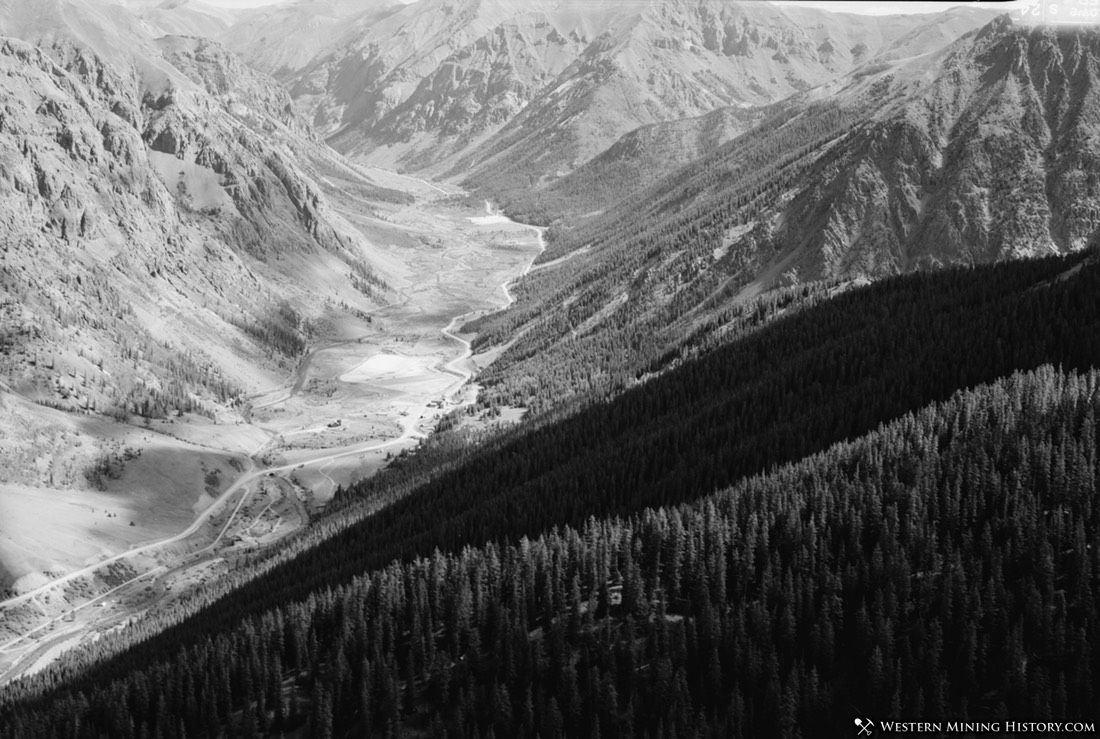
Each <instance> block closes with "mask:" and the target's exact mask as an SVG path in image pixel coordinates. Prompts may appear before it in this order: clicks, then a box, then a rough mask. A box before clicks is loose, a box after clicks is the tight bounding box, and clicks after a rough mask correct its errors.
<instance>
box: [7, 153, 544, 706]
mask: <svg viewBox="0 0 1100 739" xmlns="http://www.w3.org/2000/svg"><path fill="white" fill-rule="evenodd" d="M402 176H403V177H408V176H407V175H402ZM408 179H412V180H416V181H418V182H420V183H422V184H424V185H426V186H428V187H431V188H432V189H433V190H436V191H438V192H440V193H443V194H446V195H450V194H451V193H449V192H447V191H446V190H444V189H442V188H440V187H438V186H436V185H433V184H432V183H429V182H427V181H424V180H419V179H418V178H414V177H408ZM485 209H486V212H487V213H488V214H490V215H500V214H499V213H495V212H494V211H493V209H492V205H491V204H490V203H489V202H488V201H486V203H485ZM511 223H515V222H514V221H511ZM517 225H525V226H526V227H527V228H530V229H531V230H533V231H534V232H535V233H536V235H537V238H538V247H539V250H538V252H537V253H536V255H535V256H534V257H532V259H531V261H530V262H528V263H527V264H526V265H525V266H524V268H523V270H522V271H521V272H520V273H519V274H518V275H515V276H514V277H511V278H509V279H508V280H505V281H504V282H502V283H501V285H500V289H501V291H502V293H503V295H504V303H503V305H501V306H500V307H499V308H495V309H491V310H485V309H480V310H475V311H469V312H466V313H463V314H461V315H458V316H455V317H453V318H452V319H451V321H450V322H449V323H448V324H447V326H445V327H444V328H443V329H441V332H442V334H443V336H444V337H446V338H447V339H449V340H451V341H454V342H456V343H457V344H458V345H459V346H460V347H461V352H460V354H459V355H458V356H457V357H454V358H453V359H451V360H449V361H448V362H447V363H446V364H444V365H443V366H442V369H443V370H444V371H446V372H447V373H448V374H451V375H454V377H455V382H454V383H453V384H451V385H450V386H448V388H447V389H446V391H445V392H444V397H452V396H453V394H454V393H456V391H458V390H459V389H460V388H462V386H463V385H465V384H466V383H467V382H469V381H470V380H471V379H472V378H473V377H474V370H473V368H471V367H470V364H469V360H470V357H471V356H472V354H473V348H472V345H471V342H470V341H469V340H467V339H464V338H462V337H461V336H459V335H458V334H457V333H455V332H456V331H457V330H458V328H459V327H460V326H462V325H463V324H464V323H466V322H468V321H470V320H472V319H473V318H475V317H478V316H481V315H485V314H487V313H489V312H493V311H495V310H503V309H505V308H508V307H509V306H511V305H512V304H513V303H515V296H514V295H513V294H512V292H511V289H510V288H511V285H512V284H514V283H515V282H516V281H518V280H520V279H522V278H523V277H524V276H525V275H527V274H528V273H529V272H530V271H531V270H532V268H533V267H534V263H535V260H536V259H537V258H538V255H539V254H541V253H542V252H543V251H544V250H545V248H546V244H545V240H544V232H545V229H544V228H541V227H538V226H528V225H526V224H517ZM354 341H357V340H348V341H346V342H335V343H332V344H331V345H326V346H323V347H319V348H317V349H315V350H313V351H312V352H311V353H310V354H309V355H307V356H306V357H305V358H304V359H303V360H302V362H301V363H300V364H299V366H298V368H297V369H296V373H295V374H296V377H295V382H294V384H293V385H292V386H291V387H290V388H289V389H288V390H287V391H286V393H285V394H280V395H279V396H278V397H277V398H275V399H273V400H269V401H266V402H264V403H262V404H260V405H257V406H255V408H262V407H267V406H270V405H275V404H277V403H280V402H284V401H286V400H287V399H289V398H290V397H293V396H294V395H295V394H296V393H297V392H298V391H299V390H300V389H301V387H302V385H303V382H304V379H305V376H306V371H307V370H308V368H309V364H310V362H311V360H312V358H313V356H314V355H315V354H317V353H319V352H321V351H325V350H327V349H331V348H333V347H335V346H340V345H342V344H347V343H352V342H354ZM419 421H420V418H419V416H415V415H410V416H402V417H401V418H400V423H401V426H402V430H401V434H400V435H399V436H397V437H394V438H392V439H388V440H385V441H381V442H364V443H361V444H356V445H352V446H349V447H346V448H342V449H340V450H339V451H336V452H327V453H323V454H319V455H318V456H315V457H312V458H309V459H306V460H297V461H295V462H293V463H288V464H283V465H278V466H275V467H260V466H258V465H257V463H256V461H255V458H256V457H257V456H258V455H259V454H260V453H261V452H262V451H263V449H264V447H266V446H267V444H269V443H270V442H265V443H264V444H261V445H260V446H259V447H257V448H256V449H255V450H254V451H253V452H252V454H251V455H250V458H249V467H248V469H247V470H246V471H245V472H244V473H243V474H241V476H240V477H238V478H237V479H236V480H234V481H233V483H232V484H231V485H230V486H229V487H227V488H226V489H225V490H224V491H223V492H222V493H221V494H220V495H219V496H218V497H217V498H216V499H215V500H214V502H213V503H211V504H210V505H209V506H208V507H207V508H206V509H204V510H203V511H202V512H201V513H199V514H198V515H197V516H196V517H195V520H194V521H192V522H191V524H190V525H189V526H188V527H187V528H185V529H184V530H182V531H180V532H179V533H177V534H175V535H173V536H170V537H168V538H165V539H160V540H157V541H153V542H148V543H145V544H141V545H139V546H136V547H134V548H132V549H128V550H126V551H124V552H120V553H118V554H115V555H113V556H110V557H108V558H106V559H103V560H101V561H99V562H96V563H95V564H92V565H88V566H86V567H82V568H81V569H78V570H75V571H73V572H70V573H68V574H66V575H64V576H62V577H59V578H56V579H54V580H51V581H50V582H48V583H46V584H44V585H41V586H39V587H37V588H35V589H33V590H31V591H28V592H26V593H22V594H20V595H17V596H13V597H11V598H8V599H6V600H3V601H0V611H2V610H4V609H7V608H12V607H16V606H20V605H23V604H25V603H32V604H39V605H40V602H39V600H38V598H39V597H40V596H42V595H44V594H46V593H47V592H50V591H54V590H56V589H60V588H63V587H64V586H65V585H67V584H69V583H72V582H74V581H76V580H79V579H80V578H84V577H89V576H93V575H94V574H95V573H96V572H97V571H100V570H102V569H104V568H106V567H109V566H110V565H112V564H114V563H118V562H122V561H124V560H127V559H130V558H133V557H138V556H141V555H146V554H152V553H154V552H156V551H157V550H159V549H163V548H165V547H168V546H171V545H173V544H177V543H180V542H183V541H185V540H186V539H188V538H189V537H191V536H193V535H195V534H196V533H198V532H199V531H200V529H202V528H203V526H205V525H206V524H207V523H209V522H210V520H211V519H212V518H214V517H215V516H216V515H220V514H221V513H222V512H223V511H224V510H225V509H226V507H227V506H229V505H231V504H232V502H233V499H234V496H238V495H239V500H237V502H236V505H235V506H234V507H233V510H232V511H231V512H230V513H229V515H228V517H227V518H226V521H225V523H224V524H223V525H221V527H220V530H219V531H218V534H217V536H216V537H215V538H214V539H213V541H211V543H209V544H207V545H206V546H204V547H202V548H200V549H197V550H195V551H193V552H190V553H189V554H188V555H187V556H186V557H184V558H183V559H182V561H180V562H179V563H177V564H176V565H175V566H172V567H170V566H166V565H159V566H157V567H154V568H153V569H150V570H147V571H145V572H142V573H141V574H139V575H136V576H135V577H132V578H130V579H128V580H126V581H125V582H122V583H120V584H118V585H116V586H114V587H111V588H110V589H108V590H107V591H105V592H103V593H101V594H99V595H97V596H95V597H94V598H91V599H89V600H87V601H84V602H83V603H81V604H79V605H76V606H72V607H70V608H67V609H66V610H64V611H61V612H59V613H56V614H55V615H53V616H52V617H49V616H47V619H48V620H46V621H44V622H43V623H41V624H39V625H37V626H35V627H34V628H33V629H30V630H28V631H26V632H24V633H22V634H20V635H18V636H16V637H14V638H12V639H10V640H8V641H7V642H5V643H3V644H0V652H3V653H8V654H11V653H12V652H13V651H15V652H16V653H19V656H18V658H17V659H15V661H14V662H12V663H11V664H10V665H8V667H7V669H6V670H5V671H4V672H3V673H0V684H2V683H3V682H6V681H8V680H10V679H13V678H14V677H17V676H18V675H19V674H23V673H24V672H25V669H26V668H24V667H23V665H24V664H28V663H30V664H32V669H33V667H34V665H37V664H38V663H40V662H42V661H44V660H45V659H46V655H49V654H52V653H53V652H54V651H55V650H58V647H59V646H60V645H62V644H66V643H68V642H70V641H73V640H74V639H79V638H80V637H79V634H80V633H81V632H83V631H84V630H85V629H87V624H80V623H74V624H73V626H72V627H68V628H62V629H60V630H58V631H56V632H55V633H53V634H51V635H50V636H49V637H48V638H46V639H42V637H37V638H36V635H38V634H40V632H42V631H43V630H45V629H48V628H50V627H51V626H55V625H56V624H58V623H61V622H67V621H73V620H74V619H73V617H74V616H75V614H77V613H78V612H80V611H81V610H83V609H86V608H89V607H91V606H93V605H95V604H97V603H102V602H103V601H104V600H106V599H107V598H109V597H111V596H112V595H115V594H117V593H119V592H120V591H122V590H124V589H126V588H129V587H131V586H134V585H136V584H137V583H139V582H141V581H143V580H146V579H147V578H150V577H159V576H160V575H163V574H166V573H171V572H172V571H175V570H179V569H182V568H184V567H190V566H193V565H194V564H195V560H196V557H198V556H200V555H203V554H205V553H207V552H210V551H213V550H214V549H215V548H216V547H217V546H218V545H219V544H220V543H221V542H222V539H223V538H224V537H225V535H226V533H227V532H228V531H229V530H230V527H231V525H232V524H233V522H234V520H235V519H236V518H237V516H238V515H239V514H240V511H241V509H242V507H243V506H244V504H245V501H247V500H248V499H249V495H248V493H247V488H248V487H249V486H250V485H251V484H252V483H254V482H255V481H257V480H258V479H260V478H261V477H263V476H266V475H276V474H280V473H286V472H290V471H291V470H294V469H297V468H300V467H305V466H309V467H313V466H316V465H320V468H319V471H320V473H321V474H322V475H323V476H326V477H327V475H325V473H324V469H325V468H327V467H328V466H329V465H331V464H332V462H334V461H335V460H338V459H341V458H344V457H351V456H357V455H362V454H366V453H368V452H374V451H379V450H382V449H386V448H389V447H393V446H400V445H404V444H407V443H408V442H410V441H412V440H413V439H417V438H424V434H423V433H421V432H420V431H418V430H417V424H418V422H419ZM329 479H330V480H331V478H329ZM44 615H45V614H44ZM39 639H42V640H41V641H39ZM28 640H30V641H31V642H33V645H32V646H31V647H30V648H27V646H26V645H22V646H20V645H21V643H23V642H26V641H28ZM24 650H25V651H24ZM20 652H21V653H20ZM34 658H37V662H34V663H31V660H32V659H34ZM47 661H48V660H47Z"/></svg>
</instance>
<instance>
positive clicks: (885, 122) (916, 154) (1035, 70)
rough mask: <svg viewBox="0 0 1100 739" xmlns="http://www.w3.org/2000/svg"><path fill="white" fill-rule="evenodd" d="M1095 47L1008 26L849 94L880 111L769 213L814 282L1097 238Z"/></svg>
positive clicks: (1069, 34) (1099, 170)
mask: <svg viewBox="0 0 1100 739" xmlns="http://www.w3.org/2000/svg"><path fill="white" fill-rule="evenodd" d="M1098 58H1100V34H1098V33H1097V32H1096V31H1094V30H1073V31H1070V30H1053V29H1049V28H1023V27H1016V26H1013V25H1012V23H1011V22H1010V21H1009V19H1008V18H1007V17H1006V18H1003V19H999V20H997V21H996V22H994V23H992V24H990V25H988V26H986V27H985V28H983V29H981V30H980V31H979V32H976V33H974V34H972V35H970V36H968V37H967V38H964V39H962V40H961V41H960V42H959V43H957V44H955V45H954V46H952V47H950V49H949V50H947V51H945V52H944V53H943V54H941V55H937V57H936V58H935V59H933V60H929V61H925V62H924V63H922V64H908V65H901V66H898V67H890V68H887V69H884V70H882V71H881V72H879V73H877V74H875V75H870V76H868V77H867V78H864V79H861V80H859V81H857V82H856V83H855V84H853V85H852V87H851V88H850V89H849V90H846V91H843V92H842V93H841V96H842V99H844V98H847V99H849V100H852V101H854V102H858V103H859V104H862V105H865V106H867V108H868V109H870V108H871V107H874V108H876V109H877V112H876V113H875V114H874V115H873V117H872V118H871V119H870V120H868V121H867V122H866V123H864V124H862V125H860V126H859V127H857V128H856V129H855V130H853V131H852V132H851V133H849V134H848V135H846V136H845V137H844V138H843V139H842V140H841V141H839V142H837V143H836V145H834V146H832V147H831V149H830V150H829V151H828V153H825V154H822V155H821V160H820V164H819V167H818V171H817V174H816V176H815V177H814V179H813V181H812V182H811V183H809V184H808V185H807V186H804V187H802V188H800V189H799V190H798V191H797V193H796V194H795V195H794V196H793V197H792V198H791V200H790V202H789V204H787V205H786V206H785V207H782V208H780V209H776V210H774V211H773V212H774V213H776V214H778V215H780V219H781V221H782V223H783V225H782V226H781V227H779V228H777V229H775V231H774V233H773V234H772V237H773V238H774V240H775V241H776V242H779V243H783V244H785V245H787V246H794V245H796V246H797V247H798V248H799V249H800V250H801V251H802V252H803V253H802V255H801V257H800V259H801V262H802V263H803V264H804V265H805V267H806V268H807V269H808V274H820V275H824V276H843V275H849V274H854V273H866V274H868V275H877V274H882V273H886V272H892V271H898V270H906V269H912V268H916V267H922V266H928V265H934V264H944V263H955V262H984V261H990V260H995V259H1004V258H1012V257H1020V256H1031V255H1037V254H1043V253H1050V252H1056V251H1069V250H1074V249H1079V248H1081V247H1083V246H1084V245H1086V244H1087V243H1088V242H1089V241H1090V240H1091V239H1092V238H1093V237H1094V235H1095V234H1096V231H1097V228H1098V226H1100V221H1098V219H1097V214H1098V211H1097V207H1096V203H1097V195H1098V190H1097V187H1098V184H1097V183H1098V178H1100V166H1098V164H1100V162H1098V160H1097V146H1098V145H1097V143H1096V132H1097V130H1098V128H1097V126H1098V124H1100V96H1098V93H1097V87H1096V82H1097V73H1098V71H1100V67H1098Z"/></svg>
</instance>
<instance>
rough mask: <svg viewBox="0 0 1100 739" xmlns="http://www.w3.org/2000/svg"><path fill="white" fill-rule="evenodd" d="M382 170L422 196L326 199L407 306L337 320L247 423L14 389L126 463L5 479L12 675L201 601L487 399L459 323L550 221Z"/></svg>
mask: <svg viewBox="0 0 1100 739" xmlns="http://www.w3.org/2000/svg"><path fill="white" fill-rule="evenodd" d="M367 174H368V175H369V176H370V178H371V179H372V180H374V181H376V182H378V183H379V184H380V185H383V186H384V187H387V188H391V189H394V190H401V191H404V192H407V193H411V194H412V195H413V196H414V197H415V202H414V203H411V204H408V205H389V204H387V205H384V206H379V205H378V204H376V203H369V204H368V203H363V202H360V201H359V200H358V199H357V198H356V197H355V196H354V195H353V194H352V192H353V191H354V187H353V185H354V182H350V181H343V180H342V178H341V176H340V174H339V173H327V175H326V176H325V178H324V179H325V183H326V185H327V187H328V188H330V189H329V192H328V193H327V194H328V196H329V198H330V199H331V201H332V202H333V203H334V204H335V206H336V207H337V208H338V209H339V211H340V214H341V215H342V216H343V217H344V218H345V219H347V220H348V221H349V222H351V223H352V224H353V225H355V227H356V228H358V229H359V230H360V231H361V232H363V234H364V235H365V236H367V238H368V239H369V240H370V241H371V243H373V244H376V245H377V246H378V249H377V251H376V253H374V254H371V255H370V258H371V259H375V260H382V261H383V262H384V265H383V266H384V270H385V273H386V274H387V275H389V280H390V285H391V287H392V288H394V292H395V293H396V294H397V299H395V300H393V301H391V302H390V304H388V305H386V306H384V307H383V308H381V309H380V310H378V311H376V312H375V313H373V314H372V315H371V316H370V317H369V318H367V317H366V316H362V317H359V318H355V317H349V316H345V317H343V318H341V319H340V320H338V321H333V322H331V323H330V325H328V326H327V327H326V329H325V331H324V336H323V338H322V339H320V340H319V341H317V342H316V344H315V345H314V346H313V347H311V348H310V350H309V351H308V353H307V354H306V355H304V356H303V357H302V359H301V360H300V362H299V363H298V366H297V367H296V369H295V371H294V372H293V373H292V375H291V376H290V377H288V378H286V380H285V382H283V383H282V384H281V385H279V386H275V387H261V388H258V389H257V391H256V392H255V393H254V394H253V395H252V396H251V397H250V399H249V400H250V402H249V404H248V405H246V406H245V408H244V409H243V411H242V413H241V414H240V416H239V417H236V418H231V417H227V418H219V419H218V421H217V422H216V423H215V422H210V421H208V420H206V419H199V418H189V417H184V418H180V419H172V420H164V421H150V422H148V423H142V424H141V425H128V424H120V423H114V422H107V421H98V420H91V417H87V416H71V415H69V414H65V413H61V412H59V411H54V410H51V409H48V408H43V407H42V406H39V405H35V404H32V403H30V402H28V401H26V400H25V399H22V398H19V397H18V396H15V395H13V394H11V393H9V392H6V390H5V389H4V388H0V411H2V412H3V414H4V415H5V416H7V417H9V418H10V419H18V418H20V417H22V418H25V419H28V420H30V419H33V420H34V421H35V425H36V427H37V428H41V427H42V425H43V422H42V419H43V418H44V417H48V421H49V423H48V424H47V426H48V427H49V428H52V429H54V431H52V432H51V434H50V438H51V439H52V440H53V443H54V446H55V447H56V451H57V453H62V452H63V451H65V450H66V448H67V447H71V446H72V445H73V443H74V440H76V439H80V438H95V439H97V440H100V441H102V440H103V439H107V440H109V442H110V444H111V445H112V447H111V448H113V449H117V450H119V452H118V458H119V459H120V460H123V461H122V462H120V464H121V465H122V471H121V473H120V474H119V475H118V476H117V478H115V477H112V478H110V479H107V480H106V481H104V483H103V484H102V485H101V487H102V488H103V489H102V490H98V491H97V490H91V489H73V488H74V487H76V488H87V487H88V486H86V485H76V486H73V485H58V486H56V487H51V486H29V485H15V484H0V578H3V579H2V580H0V588H4V589H6V591H7V593H6V595H7V598H6V600H3V601H0V683H3V682H7V681H9V680H12V679H14V678H16V677H18V676H20V675H25V674H29V673H32V672H35V671H37V670H40V669H42V668H43V667H44V666H45V665H47V664H49V663H50V662H51V661H52V660H53V659H55V658H56V657H57V656H59V655H60V654H61V653H62V652H63V651H64V650H65V649H68V648H70V647H72V646H74V645H77V644H80V643H86V642H89V641H94V640H95V639H98V638H99V635H100V634H102V633H104V632H105V631H107V630H109V629H112V628H118V627H121V626H122V625H124V624H127V623H130V622H132V621H133V620H135V619H137V618H140V616H141V615H142V614H143V613H145V612H147V611H148V610H149V609H151V608H153V607H158V606H163V605H166V604H170V603H171V602H173V601H175V600H178V599H184V598H189V597H192V596H193V594H194V592H195V591H196V589H197V588H199V587H201V586H202V584H203V583H206V582H209V581H211V580H212V579H216V578H218V577H221V576H224V575H225V574H226V573H231V572H232V571H233V569H234V565H235V563H237V562H238V561H239V560H240V559H241V558H242V557H244V556H246V555H247V554H248V553H250V552H254V551H255V550H256V549H257V548H259V547H262V546H265V545H268V544H271V543H272V542H275V541H277V540H279V539H281V538H283V537H285V536H286V535H288V534H290V533H291V532H293V531H295V530H297V529H299V528H300V527H302V526H304V525H306V524H307V523H308V522H309V520H310V517H311V515H312V514H313V513H314V512H315V511H317V510H318V509H320V508H321V507H323V506H324V505H325V504H326V503H327V502H328V501H329V500H330V499H331V497H332V495H333V493H334V492H335V489H336V487H337V486H339V485H346V484H348V483H350V482H351V481H353V480H356V479H359V478H361V477H363V476H365V475H368V474H370V473H371V472H373V471H375V470H377V469H378V468H380V467H381V466H382V465H384V464H385V461H386V459H387V458H388V457H389V456H390V455H392V454H396V453H398V452H400V451H401V450H404V449H410V448H412V447H414V446H415V445H416V444H418V443H419V440H420V439H422V438H423V437H424V436H425V435H427V434H429V433H431V430H432V429H433V428H434V427H435V425H436V423H437V422H438V420H439V419H440V418H441V417H442V416H443V415H444V414H446V413H447V412H449V411H451V410H453V409H455V408H457V407H460V406H462V405H465V404H467V403H469V402H472V401H473V400H474V398H475V397H476V386H473V385H472V384H470V382H469V381H470V380H471V378H472V377H473V376H474V374H475V373H476V370H477V365H476V364H475V361H474V358H472V357H471V353H470V344H469V341H468V339H469V338H470V337H468V336H463V335H460V334H457V333H455V332H456V331H457V330H458V327H460V326H461V325H463V323H465V321H466V320H467V319H470V318H474V317H476V316H477V315H478V314H480V313H484V312H488V311H492V310H497V309H499V308H501V307H504V306H506V305H508V304H509V303H510V302H511V300H512V297H511V294H510V292H509V290H508V283H509V282H510V281H512V280H513V279H515V278H517V277H519V276H520V275H522V274H524V273H525V272H526V271H527V270H528V269H530V266H531V264H532V262H533V260H534V258H535V256H536V255H537V254H538V252H539V251H540V250H541V248H542V238H541V231H540V230H538V229H533V228H531V227H527V226H523V225H521V224H516V223H513V222H511V221H509V220H508V219H506V218H504V217H502V216H499V215H495V214H493V213H492V212H491V211H490V212H489V213H488V214H487V213H486V210H484V209H474V208H472V207H470V206H469V205H467V204H466V202H465V199H464V198H463V197H461V196H462V193H460V192H458V191H456V190H455V189H454V188H451V189H449V190H448V189H444V188H442V187H439V186H437V185H434V184H432V183H428V182H425V181H423V180H416V179H414V178H409V177H405V176H402V175H397V174H393V173H389V172H384V171H381V170H369V171H368V172H367ZM488 207H489V206H488V204H486V209H488ZM322 297H323V296H318V298H319V299H321V298H322ZM12 448H13V449H15V446H14V445H13V446H12ZM5 453H8V449H7V448H5ZM25 453H31V452H30V451H27V452H25ZM74 464H75V463H74ZM69 482H71V478H70V480H69ZM0 592H3V591H2V590H0Z"/></svg>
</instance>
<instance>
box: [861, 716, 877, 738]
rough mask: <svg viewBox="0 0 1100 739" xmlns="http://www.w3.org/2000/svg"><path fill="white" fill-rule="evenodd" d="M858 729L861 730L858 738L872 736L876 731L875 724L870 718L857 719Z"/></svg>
mask: <svg viewBox="0 0 1100 739" xmlns="http://www.w3.org/2000/svg"><path fill="white" fill-rule="evenodd" d="M856 728H857V729H859V731H858V732H856V736H871V734H872V732H874V730H875V722H874V721H872V720H871V719H869V718H857V719H856Z"/></svg>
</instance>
